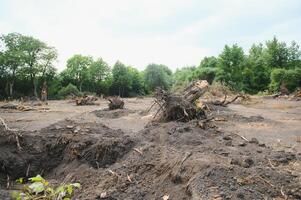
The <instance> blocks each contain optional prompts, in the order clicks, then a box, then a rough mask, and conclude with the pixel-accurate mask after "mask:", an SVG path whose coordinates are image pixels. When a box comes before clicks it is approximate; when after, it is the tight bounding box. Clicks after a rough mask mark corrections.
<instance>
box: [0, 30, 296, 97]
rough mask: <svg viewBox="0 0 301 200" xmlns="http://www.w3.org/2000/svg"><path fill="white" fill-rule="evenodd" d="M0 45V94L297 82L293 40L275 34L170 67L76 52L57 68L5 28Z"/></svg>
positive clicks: (51, 57) (32, 43) (273, 88)
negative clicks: (193, 63) (111, 61)
mask: <svg viewBox="0 0 301 200" xmlns="http://www.w3.org/2000/svg"><path fill="white" fill-rule="evenodd" d="M0 45H1V46H0V98H8V97H10V98H20V97H22V96H35V97H39V96H40V92H41V90H42V89H43V87H47V91H48V97H49V98H51V99H59V98H65V97H66V96H68V95H72V94H73V95H83V94H85V93H93V94H97V95H106V96H107V95H119V96H122V97H133V96H138V95H146V94H149V93H151V92H152V91H154V89H155V88H156V87H161V88H163V89H165V90H168V89H171V88H173V89H177V88H181V87H184V86H186V85H187V84H189V82H191V81H193V80H197V79H206V80H208V82H210V83H213V82H220V83H223V84H225V85H227V86H228V87H230V88H231V89H233V90H236V91H243V92H246V93H251V94H255V93H258V92H263V91H268V92H277V91H278V90H279V88H280V86H285V87H286V88H287V89H288V90H289V91H294V90H295V89H296V88H298V87H300V86H301V59H300V56H301V53H300V50H299V46H298V44H297V43H295V42H292V43H291V44H290V45H287V44H286V43H285V42H280V41H278V40H277V38H276V37H274V38H273V39H272V40H269V41H267V42H266V43H265V44H264V45H263V44H254V45H252V47H251V48H250V50H249V52H248V54H245V53H244V51H243V49H242V48H241V47H239V46H238V45H236V44H235V45H232V46H228V45H226V46H225V47H224V49H223V51H222V52H221V54H220V55H219V56H217V57H213V56H212V57H205V58H204V59H202V60H201V62H200V64H199V66H191V67H183V68H181V69H177V70H176V72H175V73H173V72H172V71H171V70H170V69H169V68H168V67H167V66H165V65H161V64H149V65H148V66H147V67H146V68H145V70H143V71H138V70H137V69H136V68H135V67H133V66H127V65H125V64H123V63H122V62H120V61H117V62H116V63H115V64H114V65H113V66H109V64H108V63H106V62H105V61H104V60H103V59H102V58H100V57H99V58H93V57H91V56H85V55H80V54H77V55H74V56H72V57H71V58H69V59H68V60H67V64H66V67H65V69H64V70H63V71H62V72H60V73H58V72H57V69H56V67H55V64H56V60H57V56H58V53H57V50H56V49H55V47H51V46H49V45H47V44H46V43H45V42H42V41H40V40H39V39H36V38H34V37H31V36H26V35H22V34H19V33H9V34H6V35H2V36H1V37H0Z"/></svg>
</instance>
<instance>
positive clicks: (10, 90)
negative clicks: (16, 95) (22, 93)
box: [9, 81, 14, 97]
mask: <svg viewBox="0 0 301 200" xmlns="http://www.w3.org/2000/svg"><path fill="white" fill-rule="evenodd" d="M13 89H14V81H12V82H10V83H9V96H10V97H13Z"/></svg>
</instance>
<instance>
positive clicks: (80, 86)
mask: <svg viewBox="0 0 301 200" xmlns="http://www.w3.org/2000/svg"><path fill="white" fill-rule="evenodd" d="M82 85H83V83H82V82H80V83H79V91H80V92H82Z"/></svg>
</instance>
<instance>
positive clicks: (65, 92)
mask: <svg viewBox="0 0 301 200" xmlns="http://www.w3.org/2000/svg"><path fill="white" fill-rule="evenodd" d="M69 95H74V96H82V94H81V92H79V90H78V89H77V87H76V86H75V85H73V84H71V83H69V85H67V86H66V87H63V88H62V89H60V91H59V92H58V98H60V99H61V98H66V97H67V96H69Z"/></svg>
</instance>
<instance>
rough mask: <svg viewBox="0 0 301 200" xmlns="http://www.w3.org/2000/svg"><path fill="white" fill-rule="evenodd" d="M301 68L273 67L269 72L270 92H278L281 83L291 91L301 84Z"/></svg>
mask: <svg viewBox="0 0 301 200" xmlns="http://www.w3.org/2000/svg"><path fill="white" fill-rule="evenodd" d="M300 80H301V69H289V70H286V69H280V68H279V69H274V70H273V71H272V72H271V83H270V85H269V89H270V90H271V91H272V92H278V91H279V88H280V86H281V84H284V86H285V87H286V88H287V89H288V90H289V91H290V92H293V91H294V90H295V89H296V88H298V87H300V86H301V81H300Z"/></svg>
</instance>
